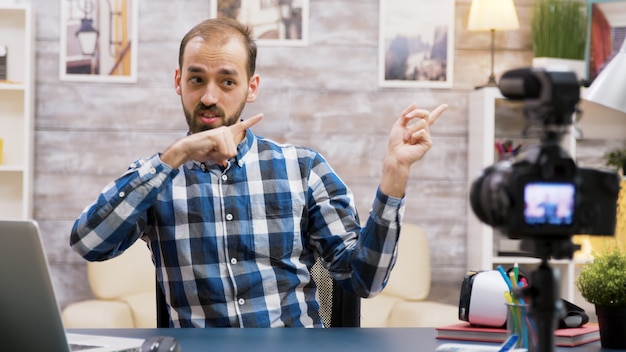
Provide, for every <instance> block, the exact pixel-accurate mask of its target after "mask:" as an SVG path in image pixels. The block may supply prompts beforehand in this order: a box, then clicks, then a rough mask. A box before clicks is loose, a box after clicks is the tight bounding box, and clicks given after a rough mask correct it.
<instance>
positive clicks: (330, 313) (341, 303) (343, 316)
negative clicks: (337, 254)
mask: <svg viewBox="0 0 626 352" xmlns="http://www.w3.org/2000/svg"><path fill="white" fill-rule="evenodd" d="M311 277H312V278H313V280H314V281H315V283H316V284H317V288H318V294H319V300H320V317H321V318H322V322H323V323H324V326H325V327H359V326H361V299H360V298H359V297H358V296H356V295H353V294H351V293H348V292H346V291H344V290H343V289H341V288H340V287H339V285H337V283H336V282H335V281H334V280H333V279H332V278H331V277H330V274H329V273H328V270H326V268H324V267H323V266H322V264H321V262H320V261H319V260H317V261H316V262H315V265H313V267H312V268H311ZM156 294H157V327H159V328H167V327H169V326H170V316H169V312H168V311H167V303H166V302H165V295H164V294H163V290H162V289H161V285H159V283H158V282H157V285H156Z"/></svg>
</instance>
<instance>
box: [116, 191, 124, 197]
mask: <svg viewBox="0 0 626 352" xmlns="http://www.w3.org/2000/svg"><path fill="white" fill-rule="evenodd" d="M117 195H118V196H120V198H124V196H126V193H124V192H120V193H118V194H117Z"/></svg>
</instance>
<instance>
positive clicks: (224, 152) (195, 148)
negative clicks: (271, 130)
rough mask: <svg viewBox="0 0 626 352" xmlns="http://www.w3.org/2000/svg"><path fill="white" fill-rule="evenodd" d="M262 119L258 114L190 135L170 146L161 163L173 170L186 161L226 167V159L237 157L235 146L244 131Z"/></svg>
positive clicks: (241, 138)
mask: <svg viewBox="0 0 626 352" xmlns="http://www.w3.org/2000/svg"><path fill="white" fill-rule="evenodd" d="M262 118H263V114H258V115H256V116H253V117H251V118H249V119H246V120H243V121H238V122H237V123H235V124H234V125H231V126H227V127H226V126H222V127H218V128H215V129H211V130H207V131H203V132H198V133H194V134H190V135H188V136H186V137H184V138H181V139H179V140H177V141H176V142H174V143H173V144H172V145H170V146H169V148H167V149H166V150H165V151H164V152H163V153H162V154H161V161H163V162H164V163H166V164H168V165H169V166H171V167H172V168H174V169H177V168H178V167H179V166H180V165H182V164H184V163H185V162H186V161H187V160H194V161H197V162H201V163H203V162H207V161H213V162H215V163H218V164H220V165H226V162H227V161H228V159H230V158H232V157H234V156H236V155H237V145H238V144H239V143H240V142H241V140H243V137H244V133H245V131H246V129H248V128H250V127H251V126H253V125H255V124H256V123H257V122H259V121H261V119H262Z"/></svg>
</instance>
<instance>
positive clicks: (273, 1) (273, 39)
mask: <svg viewBox="0 0 626 352" xmlns="http://www.w3.org/2000/svg"><path fill="white" fill-rule="evenodd" d="M211 5H212V6H215V9H213V10H212V11H211V13H212V14H217V16H223V17H230V18H233V19H236V20H238V21H239V22H241V23H244V24H246V25H248V26H250V27H251V29H252V35H253V37H254V38H255V39H256V41H257V44H258V45H286V46H290V45H291V46H305V45H307V43H308V35H309V0H216V1H215V0H213V1H212V2H211Z"/></svg>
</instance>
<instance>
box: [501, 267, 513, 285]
mask: <svg viewBox="0 0 626 352" xmlns="http://www.w3.org/2000/svg"><path fill="white" fill-rule="evenodd" d="M498 271H499V272H500V275H501V276H502V278H503V279H504V282H506V285H507V286H508V287H509V291H512V290H513V284H512V283H511V280H510V279H509V276H508V275H507V274H506V271H504V268H503V267H502V265H498Z"/></svg>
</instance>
